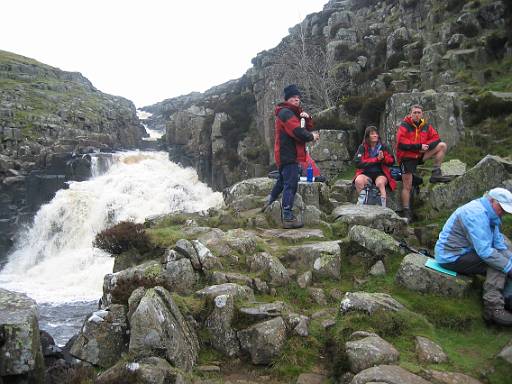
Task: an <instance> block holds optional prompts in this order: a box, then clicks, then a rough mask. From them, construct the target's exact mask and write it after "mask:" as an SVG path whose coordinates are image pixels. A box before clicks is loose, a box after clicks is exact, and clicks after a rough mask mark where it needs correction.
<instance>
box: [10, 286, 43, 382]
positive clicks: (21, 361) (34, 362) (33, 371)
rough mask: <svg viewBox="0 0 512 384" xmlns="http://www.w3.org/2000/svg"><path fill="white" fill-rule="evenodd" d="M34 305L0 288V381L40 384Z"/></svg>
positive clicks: (37, 330)
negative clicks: (8, 378) (20, 377)
mask: <svg viewBox="0 0 512 384" xmlns="http://www.w3.org/2000/svg"><path fill="white" fill-rule="evenodd" d="M38 317H39V315H38V311H37V305H36V302H35V301H34V300H32V299H30V298H28V297H27V296H26V295H24V294H21V293H15V292H10V291H7V290H5V289H1V288H0V335H1V342H0V356H2V358H1V359H0V381H1V379H2V377H4V376H12V377H13V378H15V377H16V376H17V375H24V376H25V377H29V378H32V380H34V382H36V383H42V374H43V369H44V360H43V352H42V350H41V342H40V339H39V321H38Z"/></svg>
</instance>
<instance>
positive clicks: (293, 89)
mask: <svg viewBox="0 0 512 384" xmlns="http://www.w3.org/2000/svg"><path fill="white" fill-rule="evenodd" d="M293 96H299V97H302V95H301V94H300V91H299V88H297V86H296V85H295V84H290V85H288V86H287V87H285V88H284V99H285V100H288V99H289V98H290V97H293Z"/></svg>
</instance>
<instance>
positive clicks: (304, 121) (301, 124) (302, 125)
mask: <svg viewBox="0 0 512 384" xmlns="http://www.w3.org/2000/svg"><path fill="white" fill-rule="evenodd" d="M300 127H301V128H306V119H305V118H303V117H302V118H301V119H300Z"/></svg>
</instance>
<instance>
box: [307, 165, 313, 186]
mask: <svg viewBox="0 0 512 384" xmlns="http://www.w3.org/2000/svg"><path fill="white" fill-rule="evenodd" d="M306 180H307V182H308V183H312V182H313V165H311V162H309V163H308V167H307V169H306Z"/></svg>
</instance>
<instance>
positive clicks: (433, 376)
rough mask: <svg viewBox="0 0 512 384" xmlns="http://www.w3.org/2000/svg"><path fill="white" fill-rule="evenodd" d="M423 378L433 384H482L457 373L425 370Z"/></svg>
mask: <svg viewBox="0 0 512 384" xmlns="http://www.w3.org/2000/svg"><path fill="white" fill-rule="evenodd" d="M425 378H426V379H428V380H429V381H430V382H432V383H433V384H482V382H481V381H479V380H477V379H475V378H473V377H471V376H468V375H465V374H463V373H459V372H444V371H435V370H431V369H429V370H427V371H426V372H425Z"/></svg>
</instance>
